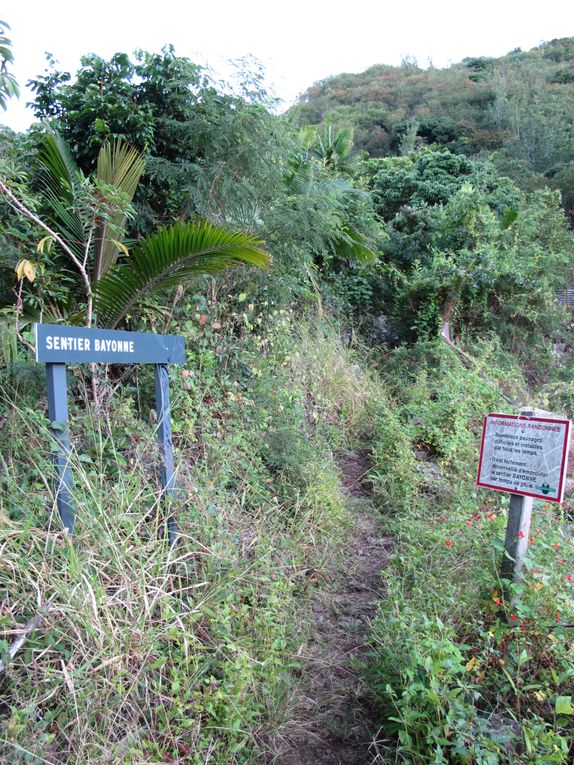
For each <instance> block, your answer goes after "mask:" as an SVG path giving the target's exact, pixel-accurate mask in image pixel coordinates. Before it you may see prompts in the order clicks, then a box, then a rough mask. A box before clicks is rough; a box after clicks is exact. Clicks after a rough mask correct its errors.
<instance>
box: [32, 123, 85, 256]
mask: <svg viewBox="0 0 574 765" xmlns="http://www.w3.org/2000/svg"><path fill="white" fill-rule="evenodd" d="M39 161H40V166H41V175H40V183H41V184H42V186H43V194H44V198H45V201H46V204H47V207H48V215H49V218H50V223H51V224H52V226H53V227H54V228H55V229H56V230H57V232H58V233H59V234H61V235H62V238H63V239H65V240H66V242H67V243H68V245H69V247H70V248H71V249H72V250H73V252H74V253H76V254H77V255H78V256H81V253H82V252H83V249H84V247H85V243H86V241H87V237H88V231H87V230H86V226H85V225H84V221H83V220H82V216H81V215H80V212H79V197H80V188H79V187H80V183H81V174H80V170H79V169H78V167H77V165H76V163H75V162H74V160H73V158H72V155H71V154H70V151H69V149H68V146H67V145H66V142H65V141H64V140H63V138H62V137H61V136H60V135H59V133H57V132H56V131H55V130H52V129H48V130H47V131H46V132H45V133H44V134H43V135H42V138H41V149H40V152H39Z"/></svg>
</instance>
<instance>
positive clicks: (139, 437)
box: [134, 436, 141, 444]
mask: <svg viewBox="0 0 574 765" xmlns="http://www.w3.org/2000/svg"><path fill="white" fill-rule="evenodd" d="M140 439H141V436H134V441H135V442H136V444H137V443H138V442H139V440H140Z"/></svg>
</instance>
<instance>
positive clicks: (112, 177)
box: [94, 140, 145, 281]
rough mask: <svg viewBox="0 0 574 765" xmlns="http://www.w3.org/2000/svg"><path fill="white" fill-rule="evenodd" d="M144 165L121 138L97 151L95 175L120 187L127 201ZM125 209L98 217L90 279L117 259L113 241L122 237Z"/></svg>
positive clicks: (135, 150)
mask: <svg viewBox="0 0 574 765" xmlns="http://www.w3.org/2000/svg"><path fill="white" fill-rule="evenodd" d="M144 169H145V160H144V158H143V155H142V154H140V152H139V151H138V150H137V149H134V148H133V147H132V146H130V145H129V144H127V143H124V142H123V141H121V140H119V141H114V142H113V143H109V142H106V143H105V144H104V145H103V146H102V148H101V149H100V153H99V154H98V163H97V168H96V177H97V179H98V180H99V181H102V182H104V183H106V184H108V185H109V186H113V187H114V188H115V189H117V190H118V191H120V192H121V193H122V194H123V196H124V199H125V201H126V202H127V203H129V202H131V201H132V199H133V198H134V194H135V193H136V189H137V187H138V184H139V182H140V179H141V177H142V175H143V172H144ZM125 222H126V214H125V212H118V213H117V214H116V215H112V216H111V217H110V218H109V219H108V220H103V219H101V220H100V221H99V222H98V224H97V226H96V248H95V253H94V281H98V280H99V279H101V278H102V276H104V274H105V273H107V271H108V270H109V268H110V267H111V266H113V265H114V263H115V262H116V260H117V257H118V251H119V250H118V246H117V242H122V241H123V238H124V228H125Z"/></svg>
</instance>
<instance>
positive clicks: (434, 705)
mask: <svg viewBox="0 0 574 765" xmlns="http://www.w3.org/2000/svg"><path fill="white" fill-rule="evenodd" d="M474 353H475V356H476V358H477V360H479V364H478V365H477V367H476V368H475V369H474V370H473V371H471V372H470V371H468V370H466V369H465V368H464V367H463V366H462V364H461V362H460V360H459V358H458V357H457V356H455V355H454V354H453V353H452V352H451V351H449V350H448V348H446V347H445V346H444V345H443V344H439V343H434V344H426V345H423V344H420V343H419V344H418V345H417V346H415V347H414V348H411V349H406V348H405V349H399V350H398V351H396V352H395V353H393V354H392V356H391V357H390V359H389V362H388V363H387V364H385V365H384V367H383V370H382V371H383V374H385V376H386V378H387V379H388V381H389V384H390V387H391V392H392V394H393V406H392V407H389V409H390V412H391V417H389V411H388V410H384V411H382V412H380V414H378V415H375V416H376V419H375V426H374V442H373V460H374V478H373V486H374V489H375V491H376V493H377V495H380V497H381V500H383V501H384V502H385V504H386V507H387V508H388V513H389V516H388V519H387V521H386V527H387V530H388V531H389V532H390V533H392V534H393V537H394V545H395V546H394V551H393V554H392V556H391V560H390V565H389V568H388V569H386V570H385V571H384V574H383V576H384V581H385V586H386V587H387V588H388V597H387V600H386V601H385V602H384V603H382V604H381V606H380V609H379V612H378V614H377V616H376V618H375V621H374V626H373V649H372V656H371V660H370V662H369V667H368V674H369V678H370V682H371V684H372V687H373V690H374V692H375V694H376V696H377V702H378V704H379V705H380V709H381V713H382V716H383V720H384V722H383V723H382V724H383V725H384V726H385V730H387V731H388V732H389V733H390V734H391V735H392V736H393V737H394V739H395V741H394V744H393V747H392V750H391V751H390V752H389V758H392V757H394V756H396V757H399V758H401V757H402V758H403V759H405V760H406V761H409V762H417V763H421V765H422V764H423V763H429V765H430V763H436V762H441V763H447V762H448V763H469V762H477V763H478V762H481V763H489V764H490V765H497V764H500V765H502V763H511V762H512V763H522V762H524V763H527V762H559V763H566V762H567V761H568V749H569V740H570V738H571V734H572V720H571V716H570V715H569V714H568V710H569V707H568V701H567V699H568V697H569V696H570V695H571V693H572V688H573V674H572V669H571V648H570V643H569V640H568V638H567V636H566V633H567V629H566V628H563V627H562V626H561V625H562V624H563V623H567V624H568V623H570V621H571V619H572V600H571V587H572V585H571V575H570V574H569V571H570V568H572V566H574V557H573V555H572V549H571V547H572V545H571V543H570V542H569V541H568V542H567V541H566V538H567V537H568V535H569V532H568V531H567V528H568V527H567V526H565V525H564V523H565V520H566V519H565V514H564V512H563V511H562V510H561V509H558V512H557V511H556V509H553V508H551V507H550V505H545V506H544V505H543V506H542V507H538V508H537V510H536V513H535V516H534V518H535V520H534V521H533V529H532V539H531V544H530V551H529V556H528V561H527V564H526V565H527V575H526V579H525V582H524V583H523V584H516V585H510V586H509V583H508V582H506V583H503V582H501V581H500V578H499V573H498V571H499V566H500V561H501V557H502V549H503V547H502V538H503V535H504V524H505V517H506V505H507V502H505V500H504V498H503V497H504V495H501V494H498V493H496V492H491V491H483V490H477V488H476V487H475V486H474V478H475V471H476V464H477V458H478V453H477V452H478V445H479V442H480V430H481V424H482V417H483V415H484V413H486V412H488V411H501V410H506V411H507V410H508V404H505V403H504V402H502V401H501V400H500V393H499V392H498V390H497V388H502V389H504V390H506V392H507V393H511V394H512V395H513V396H515V397H518V396H520V397H521V398H522V397H523V396H524V382H523V381H522V380H521V378H520V375H519V373H518V372H517V370H516V368H515V367H514V366H509V363H512V362H511V359H510V358H509V356H508V354H503V353H501V351H500V348H499V347H497V346H496V344H490V345H485V346H483V347H482V349H481V350H480V351H479V349H477V348H475V349H474ZM503 364H505V365H506V366H503ZM389 420H390V428H388V427H387V426H386V423H387V421H389ZM397 444H399V445H400V448H397V446H396V445H397ZM405 467H406V470H405ZM395 476H402V485H401V484H400V483H398V485H397V486H396V489H395V486H394V485H393V483H392V481H393V479H394V478H395ZM554 508H555V506H554ZM503 585H506V586H505V587H504V588H503ZM503 590H505V591H506V592H507V595H504V594H503ZM563 699H564V700H563ZM556 705H559V707H560V709H561V710H562V713H561V714H560V715H558V716H557V715H556V713H555V710H556Z"/></svg>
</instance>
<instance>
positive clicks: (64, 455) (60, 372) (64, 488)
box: [46, 364, 75, 534]
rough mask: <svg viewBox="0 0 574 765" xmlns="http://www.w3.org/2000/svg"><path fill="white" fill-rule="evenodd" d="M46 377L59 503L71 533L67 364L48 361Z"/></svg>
mask: <svg viewBox="0 0 574 765" xmlns="http://www.w3.org/2000/svg"><path fill="white" fill-rule="evenodd" d="M46 381H47V392H48V417H49V419H50V430H51V432H52V435H53V436H54V438H55V439H56V444H57V451H56V454H55V456H54V462H55V468H56V477H55V482H54V487H55V489H54V491H55V495H56V504H57V506H58V512H59V513H60V518H61V519H62V524H63V526H64V529H65V530H66V531H68V532H69V533H70V534H71V533H72V532H73V531H74V521H75V514H74V507H73V504H72V495H71V491H72V471H71V470H70V435H69V433H68V386H67V381H66V365H65V364H46Z"/></svg>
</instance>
